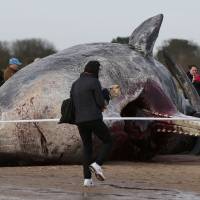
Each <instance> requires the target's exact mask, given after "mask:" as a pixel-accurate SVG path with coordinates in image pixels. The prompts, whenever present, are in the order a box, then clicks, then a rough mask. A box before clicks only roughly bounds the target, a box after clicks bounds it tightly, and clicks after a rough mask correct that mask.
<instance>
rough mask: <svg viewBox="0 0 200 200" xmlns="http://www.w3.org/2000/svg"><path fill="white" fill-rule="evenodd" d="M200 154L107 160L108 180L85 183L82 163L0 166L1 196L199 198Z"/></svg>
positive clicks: (6, 198) (105, 169) (47, 197)
mask: <svg viewBox="0 0 200 200" xmlns="http://www.w3.org/2000/svg"><path fill="white" fill-rule="evenodd" d="M199 166H200V156H199V157H198V156H186V155H174V156H157V157H156V158H154V159H153V161H152V162H149V163H141V162H107V163H106V164H105V165H104V167H103V169H104V172H105V175H106V178H107V179H106V181H104V182H99V181H97V180H96V179H95V177H94V181H95V184H96V186H95V187H93V188H84V187H83V186H82V183H83V178H82V166H80V165H65V166H64V165H61V166H33V167H1V169H0V200H3V199H5V200H9V199H12V200H18V199H20V200H22V199H26V200H32V199H34V200H36V199H44V200H46V199H48V200H51V199H58V200H61V199H84V200H86V199H96V200H98V199H126V200H129V199H138V200H140V199H170V200H171V199H188V200H189V199H193V200H196V199H200V167H199Z"/></svg>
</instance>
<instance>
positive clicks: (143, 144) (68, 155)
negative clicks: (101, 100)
mask: <svg viewBox="0 0 200 200" xmlns="http://www.w3.org/2000/svg"><path fill="white" fill-rule="evenodd" d="M162 20H163V15H162V14H159V15H157V16H154V17H152V18H149V19H147V20H146V21H145V22H143V23H142V24H141V25H140V26H139V27H138V28H136V29H135V31H134V32H133V33H132V35H131V36H130V39H129V44H127V45H126V44H117V43H92V44H82V45H77V46H74V47H71V48H68V49H66V50H63V51H60V52H58V53H56V54H53V55H51V56H48V57H45V58H43V59H40V60H39V61H36V62H33V63H31V64H30V65H28V66H26V67H25V68H23V69H22V70H20V71H19V72H17V73H16V74H15V75H14V76H13V77H12V78H10V79H9V80H8V81H7V82H6V83H5V84H4V85H3V86H2V87H1V88H0V112H1V120H16V119H48V118H51V119H54V118H59V117H60V106H61V103H62V101H63V99H65V98H68V97H69V92H70V88H71V85H72V82H73V81H75V80H76V79H77V78H78V77H79V75H80V73H81V72H82V71H83V68H84V64H85V63H86V62H88V61H89V60H98V61H99V62H100V63H101V66H102V70H101V72H100V81H101V83H102V87H109V86H110V85H112V84H119V85H120V87H121V90H122V95H121V96H120V97H116V98H114V99H112V100H111V102H110V104H109V106H108V107H107V110H106V111H105V112H104V113H103V115H104V117H120V116H127V117H134V116H137V117H139V116H142V117H152V116H154V117H171V118H173V117H188V116H187V115H188V114H189V113H188V112H189V111H188V110H190V108H191V109H193V110H196V111H199V107H200V105H199V103H198V100H199V97H198V96H197V94H196V93H195V90H194V88H193V86H192V85H191V84H190V83H189V81H188V80H187V78H185V79H184V81H185V82H184V83H180V80H179V79H178V77H177V76H175V74H173V70H172V69H168V67H167V66H163V65H162V64H161V63H159V62H158V61H157V60H155V59H154V58H153V56H152V51H153V46H154V43H155V41H156V38H157V36H158V33H159V30H160V26H161V23H162ZM173 67H176V66H173ZM181 84H182V85H181ZM183 84H185V85H183ZM191 91H192V92H191ZM189 92H190V94H188V93H189ZM199 102H200V101H199ZM105 123H106V124H107V125H108V126H109V128H110V131H111V133H112V136H113V141H114V143H113V150H112V152H111V154H110V155H109V158H110V159H114V160H148V159H150V158H152V156H154V155H155V154H156V153H179V152H181V151H189V150H191V149H192V147H193V146H194V144H195V140H196V138H197V137H195V136H199V135H200V124H199V122H197V121H196V122H190V121H117V120H110V121H105ZM190 135H191V136H190ZM94 143H95V145H94V146H95V147H94V151H95V152H96V151H97V150H98V146H99V142H98V140H96V139H95V138H94ZM0 156H1V157H0V158H1V159H0V163H1V164H21V165H23V164H45V163H46V164H57V163H62V164H67V163H80V161H81V158H82V144H81V141H80V137H79V134H78V130H77V127H76V126H74V125H69V124H60V125H59V124H57V122H32V123H0Z"/></svg>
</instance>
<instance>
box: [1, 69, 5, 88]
mask: <svg viewBox="0 0 200 200" xmlns="http://www.w3.org/2000/svg"><path fill="white" fill-rule="evenodd" d="M3 84H4V79H3V72H2V71H1V70H0V86H2V85H3Z"/></svg>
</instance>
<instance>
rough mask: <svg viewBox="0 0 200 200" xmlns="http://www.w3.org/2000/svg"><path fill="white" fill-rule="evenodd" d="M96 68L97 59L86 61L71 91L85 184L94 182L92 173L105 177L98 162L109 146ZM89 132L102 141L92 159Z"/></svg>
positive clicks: (109, 138)
mask: <svg viewBox="0 0 200 200" xmlns="http://www.w3.org/2000/svg"><path fill="white" fill-rule="evenodd" d="M99 69H100V63H99V62H98V61H89V62H88V63H87V64H86V65H85V68H84V72H83V73H81V75H80V78H78V79H77V80H76V81H75V82H74V83H73V84H72V88H71V91H70V96H71V98H72V101H73V104H74V107H75V122H76V125H77V126H78V130H79V134H80V137H81V139H82V143H83V174H84V183H83V185H84V186H86V187H90V186H93V185H94V182H93V180H92V173H94V174H95V175H96V178H97V179H98V180H100V181H104V180H105V176H104V174H103V170H102V168H101V166H102V164H103V163H104V161H105V159H106V157H107V156H108V155H109V152H110V150H111V147H112V138H111V135H110V132H109V129H108V127H107V126H106V124H105V123H104V122H103V115H102V112H103V110H104V109H105V106H106V105H105V99H104V97H103V93H102V89H101V84H100V82H99V80H98V75H99ZM92 134H94V135H96V136H97V137H98V138H99V139H100V140H101V141H102V142H103V144H102V146H101V148H100V151H99V154H98V155H97V157H96V159H95V161H94V162H93V161H92V159H93V158H92V153H93V152H92V151H93V150H92Z"/></svg>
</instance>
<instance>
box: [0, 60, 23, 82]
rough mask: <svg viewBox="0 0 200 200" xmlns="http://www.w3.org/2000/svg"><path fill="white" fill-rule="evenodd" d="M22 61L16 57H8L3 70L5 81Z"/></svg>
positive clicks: (17, 68)
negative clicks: (6, 64) (7, 63)
mask: <svg viewBox="0 0 200 200" xmlns="http://www.w3.org/2000/svg"><path fill="white" fill-rule="evenodd" d="M20 65H22V63H21V62H20V61H19V60H18V59H17V58H10V59H9V65H8V66H7V68H6V69H5V70H4V81H7V80H8V79H9V78H10V77H11V76H13V75H14V74H15V73H16V72H17V71H18V70H19V66H20Z"/></svg>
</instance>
